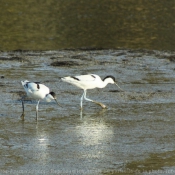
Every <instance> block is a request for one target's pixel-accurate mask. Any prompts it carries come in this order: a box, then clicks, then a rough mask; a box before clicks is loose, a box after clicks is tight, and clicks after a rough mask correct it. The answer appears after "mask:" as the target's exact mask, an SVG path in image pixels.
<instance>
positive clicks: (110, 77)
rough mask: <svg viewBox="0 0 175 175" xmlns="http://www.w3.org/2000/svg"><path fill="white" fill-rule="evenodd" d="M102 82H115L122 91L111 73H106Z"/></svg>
mask: <svg viewBox="0 0 175 175" xmlns="http://www.w3.org/2000/svg"><path fill="white" fill-rule="evenodd" d="M103 81H104V82H107V83H111V84H115V85H116V86H117V87H118V88H119V89H120V90H122V91H124V90H123V89H122V88H120V86H119V85H118V84H117V82H116V80H115V78H114V77H113V76H112V75H108V76H106V77H105V78H104V79H103Z"/></svg>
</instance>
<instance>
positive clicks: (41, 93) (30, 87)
mask: <svg viewBox="0 0 175 175" xmlns="http://www.w3.org/2000/svg"><path fill="white" fill-rule="evenodd" d="M21 83H22V86H23V87H24V90H25V91H26V93H27V96H28V97H30V98H33V99H36V100H38V103H37V105H36V120H38V106H39V102H40V100H42V99H44V100H46V101H47V102H50V101H52V100H55V101H56V103H57V104H58V105H59V106H61V105H60V104H59V103H58V102H57V100H56V95H55V93H54V92H50V89H49V88H48V87H47V86H45V85H44V84H41V83H39V82H30V81H28V80H25V81H21ZM22 107H23V113H22V115H21V118H22V120H24V102H23V99H22Z"/></svg>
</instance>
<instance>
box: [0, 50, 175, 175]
mask: <svg viewBox="0 0 175 175" xmlns="http://www.w3.org/2000/svg"><path fill="white" fill-rule="evenodd" d="M63 58H64V59H63ZM174 58H175V53H174V52H159V51H146V50H96V51H92V50H89V51H86V50H74V51H73V50H69V51H68V50H67V51H65V50H60V51H43V52H32V51H31V52H1V53H0V63H1V69H0V75H1V79H0V87H1V88H0V91H1V92H0V93H1V98H0V117H1V122H0V143H1V147H0V157H1V161H0V171H1V172H0V174H17V173H21V174H27V173H30V174H44V173H45V174H78V173H79V174H87V175H89V174H114V173H115V174H117V173H118V174H124V173H125V174H129V173H130V174H148V173H150V174H160V172H163V174H174V172H175V163H174V158H175V157H174V154H175V134H174V133H175V127H174V126H175V119H174V113H175V108H174V106H175V104H174V102H175V92H174V91H175V90H174V82H175V75H174V71H175V69H174V67H175V63H174V61H175V59H174ZM63 60H64V61H63ZM83 73H95V74H98V75H100V76H101V77H102V78H104V77H105V76H106V75H110V74H111V75H113V76H115V77H116V79H117V81H118V84H119V85H120V86H121V87H122V88H123V89H124V90H125V92H121V91H120V90H119V89H117V87H116V86H114V85H108V86H107V87H106V88H105V89H100V90H91V91H88V92H87V96H88V97H89V98H91V99H94V100H98V101H100V102H103V103H104V104H106V105H107V106H108V109H101V108H100V107H99V106H95V105H94V104H91V103H89V102H84V109H83V111H82V113H81V112H80V106H79V103H80V97H81V95H82V90H79V89H78V88H76V87H74V86H72V85H68V84H66V83H64V82H61V81H60V77H63V76H67V75H78V74H83ZM24 79H28V80H30V81H41V82H43V83H45V84H46V85H48V86H49V87H50V88H51V89H52V90H53V91H55V92H56V94H57V97H58V101H59V102H60V103H61V104H62V105H63V106H64V107H63V108H60V107H59V106H57V105H56V104H55V103H54V102H51V103H46V102H41V103H40V106H39V120H38V122H36V121H35V105H36V101H33V100H30V99H26V100H25V121H21V119H20V115H21V112H22V107H21V101H20V98H21V96H22V95H23V94H24V93H23V88H22V87H21V84H20V81H21V80H24Z"/></svg>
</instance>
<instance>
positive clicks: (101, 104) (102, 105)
mask: <svg viewBox="0 0 175 175" xmlns="http://www.w3.org/2000/svg"><path fill="white" fill-rule="evenodd" d="M84 99H85V100H87V101H91V102H93V103H96V104H97V105H100V106H101V107H102V108H107V107H106V106H105V105H104V104H103V103H100V102H97V101H94V100H91V99H89V98H87V97H86V90H84Z"/></svg>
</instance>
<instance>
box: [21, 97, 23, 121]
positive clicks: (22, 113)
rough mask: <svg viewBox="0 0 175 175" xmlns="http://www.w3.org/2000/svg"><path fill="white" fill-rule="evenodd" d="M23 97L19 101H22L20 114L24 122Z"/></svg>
mask: <svg viewBox="0 0 175 175" xmlns="http://www.w3.org/2000/svg"><path fill="white" fill-rule="evenodd" d="M23 100H24V97H22V99H21V101H22V114H21V119H22V120H24V101H23Z"/></svg>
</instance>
